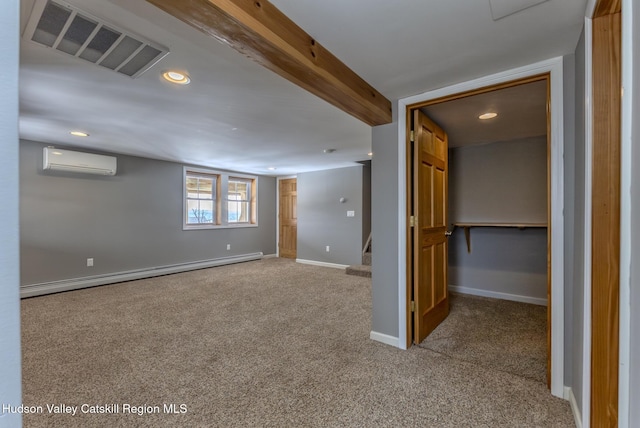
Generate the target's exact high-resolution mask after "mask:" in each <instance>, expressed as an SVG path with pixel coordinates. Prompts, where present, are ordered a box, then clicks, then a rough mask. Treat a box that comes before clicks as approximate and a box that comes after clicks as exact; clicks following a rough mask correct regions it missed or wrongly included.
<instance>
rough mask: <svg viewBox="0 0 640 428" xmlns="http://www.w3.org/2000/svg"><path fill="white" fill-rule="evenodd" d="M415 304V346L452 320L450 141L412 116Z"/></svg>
mask: <svg viewBox="0 0 640 428" xmlns="http://www.w3.org/2000/svg"><path fill="white" fill-rule="evenodd" d="M414 136H415V143H414V156H413V162H414V165H413V166H414V168H413V171H414V178H413V200H414V220H415V223H414V224H415V225H414V228H413V242H414V248H413V272H414V277H413V298H414V302H415V311H414V328H413V332H414V334H413V337H414V343H420V342H422V341H423V340H424V339H425V338H426V337H427V336H428V335H429V333H431V332H432V331H433V330H434V329H435V328H436V327H437V326H438V325H439V324H440V323H441V322H442V321H443V320H444V319H445V318H446V317H447V315H448V314H449V295H448V290H447V282H448V281H447V237H446V235H445V232H446V230H447V161H448V159H447V136H446V134H445V133H444V131H443V130H442V129H441V128H440V127H438V126H437V125H436V124H435V123H434V122H433V121H431V120H430V119H429V118H428V117H427V116H425V115H424V114H423V113H422V112H420V111H418V110H416V111H415V112H414Z"/></svg>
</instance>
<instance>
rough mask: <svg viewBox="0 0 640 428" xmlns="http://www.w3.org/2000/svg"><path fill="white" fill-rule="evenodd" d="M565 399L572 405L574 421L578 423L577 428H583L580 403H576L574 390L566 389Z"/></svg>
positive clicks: (566, 387)
mask: <svg viewBox="0 0 640 428" xmlns="http://www.w3.org/2000/svg"><path fill="white" fill-rule="evenodd" d="M564 398H565V400H569V404H570V405H571V412H572V413H573V419H574V421H575V423H576V428H582V414H581V413H580V409H579V408H578V402H577V401H576V396H575V395H573V389H572V388H571V387H568V386H565V387H564Z"/></svg>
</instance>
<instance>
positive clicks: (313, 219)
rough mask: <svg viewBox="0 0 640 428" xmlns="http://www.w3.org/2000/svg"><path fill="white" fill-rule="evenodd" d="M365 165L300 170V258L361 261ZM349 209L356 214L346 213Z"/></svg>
mask: <svg viewBox="0 0 640 428" xmlns="http://www.w3.org/2000/svg"><path fill="white" fill-rule="evenodd" d="M362 169H363V166H362V165H357V166H353V167H348V168H338V169H330V170H324V171H314V172H306V173H301V174H298V199H297V201H298V207H297V211H298V248H297V251H298V254H297V258H298V259H300V260H312V261H316V262H324V263H333V264H339V265H355V264H361V263H362V229H363V215H364V213H363V197H362V195H363V171H362ZM341 198H344V199H345V201H344V202H340V199H341ZM347 211H354V216H353V217H347ZM327 246H328V247H329V251H326V248H327Z"/></svg>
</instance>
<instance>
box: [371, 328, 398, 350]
mask: <svg viewBox="0 0 640 428" xmlns="http://www.w3.org/2000/svg"><path fill="white" fill-rule="evenodd" d="M369 339H371V340H375V341H376V342H380V343H384V344H385V345H390V346H393V347H394V348H399V347H400V346H399V345H400V341H399V340H398V338H397V337H394V336H389V335H388V334H383V333H378V332H377V331H372V332H371V333H370V334H369Z"/></svg>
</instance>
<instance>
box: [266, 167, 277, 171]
mask: <svg viewBox="0 0 640 428" xmlns="http://www.w3.org/2000/svg"><path fill="white" fill-rule="evenodd" d="M267 169H268V170H269V171H275V170H276V169H278V168H276V167H275V166H270V167H269V168H267Z"/></svg>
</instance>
